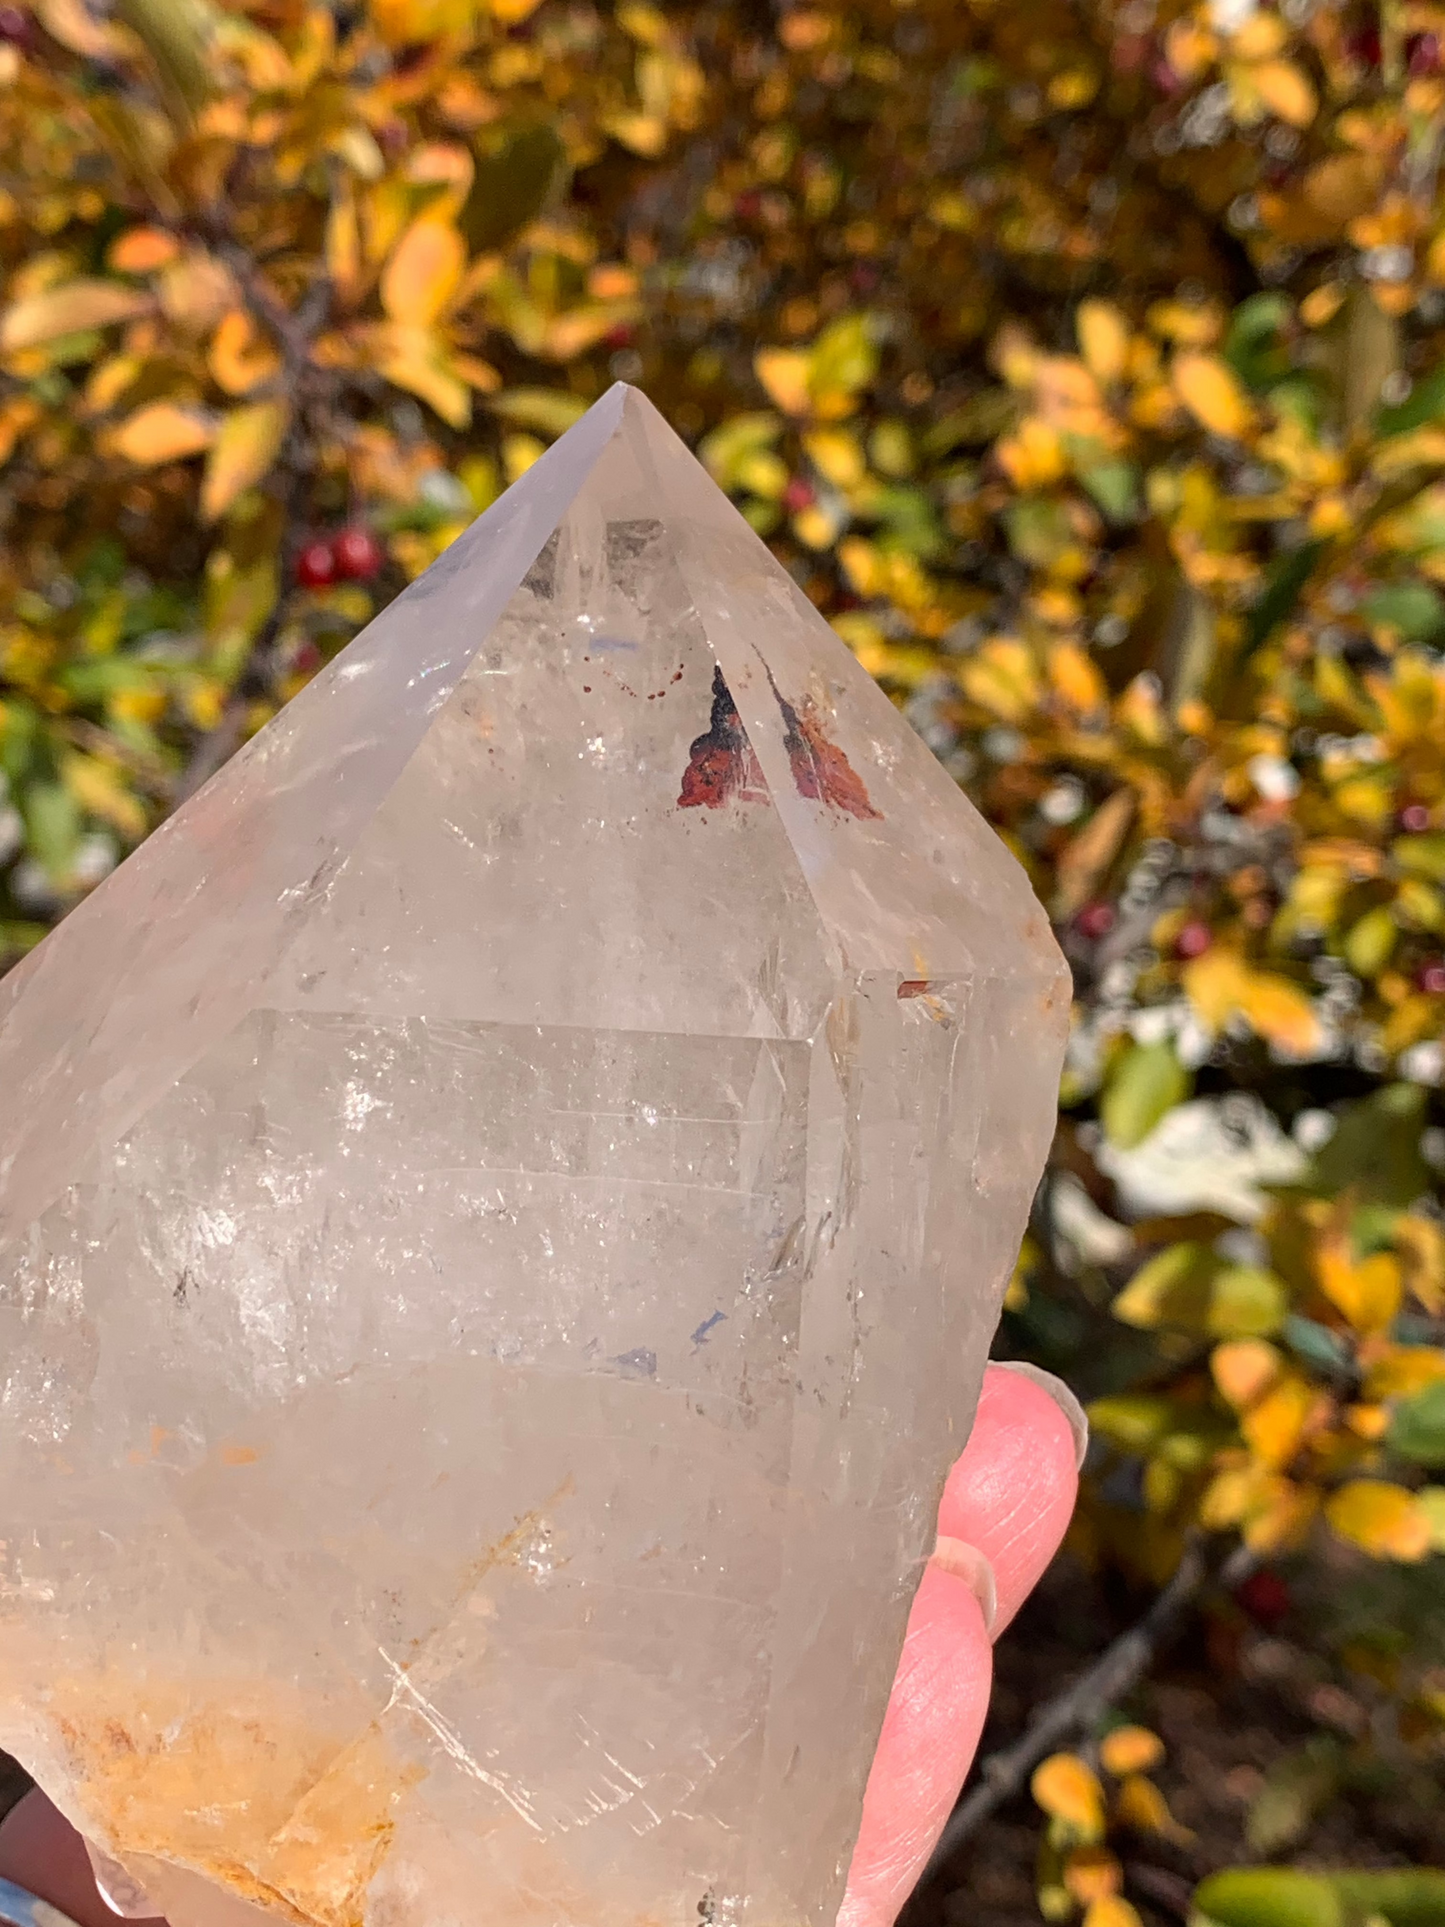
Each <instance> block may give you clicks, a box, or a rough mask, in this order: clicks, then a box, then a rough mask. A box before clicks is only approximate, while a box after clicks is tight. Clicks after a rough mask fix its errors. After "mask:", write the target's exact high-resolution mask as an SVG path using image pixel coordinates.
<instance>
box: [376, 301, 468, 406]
mask: <svg viewBox="0 0 1445 1927" xmlns="http://www.w3.org/2000/svg"><path fill="white" fill-rule="evenodd" d="M372 340H373V342H374V353H375V365H376V370H377V373H378V374H381V375H384V376H385V377H386V379H387V380H388V381H391V382H395V383H396V386H397V387H398V388H405V389H406V391H407V393H408V394H411V395H416V396H418V397H419V398H420V399H421V400H422V401H424V402H427V403H428V404H429V405H430V406H431V407H432V408H434V409H435V410H436V412H437V413H438V414H439V415H440V416H441V418H442V420H443V421H444V422H447V423H448V424H449V425H450V426H451V427H453V428H465V427H466V426H467V424H468V422H470V420H471V418H472V397H471V391H470V389H469V388H468V386H467V384H466V382H465V381H464V380H463V379H462V377H461V376H460V375H459V374H458V373H457V372H456V370H455V369H454V368H453V367H452V365H451V363H450V362H449V361H448V360H447V358H446V353H445V350H444V348H443V346H442V343H441V342H440V341H439V340H438V338H437V337H436V335H434V334H433V333H432V331H431V329H430V328H411V327H403V326H402V325H401V324H400V323H397V324H396V325H394V326H392V327H389V328H379V329H378V330H377V331H376V334H375V335H374V336H373V337H372Z"/></svg>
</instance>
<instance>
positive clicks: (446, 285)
mask: <svg viewBox="0 0 1445 1927" xmlns="http://www.w3.org/2000/svg"><path fill="white" fill-rule="evenodd" d="M466 264H467V250H466V245H465V243H464V242H463V240H462V237H461V235H460V234H458V233H457V231H456V229H455V228H454V227H453V226H452V225H451V223H450V222H449V221H438V220H436V219H435V218H433V217H432V216H429V215H423V216H422V217H421V218H420V219H419V220H416V221H413V222H412V224H411V226H410V227H409V228H408V229H407V230H406V233H405V234H403V235H402V237H401V239H400V240H399V241H398V242H397V244H396V246H395V248H394V249H393V250H392V254H391V259H390V260H389V261H388V262H387V264H386V266H385V268H384V269H383V270H382V276H381V305H382V307H383V308H384V309H385V310H386V312H387V313H388V314H389V315H390V316H391V318H392V320H393V321H395V322H398V323H400V325H401V326H403V327H406V328H425V327H426V326H428V324H429V323H431V322H433V321H435V320H436V319H437V317H438V316H439V315H440V314H441V312H442V310H443V309H444V308H445V307H446V305H447V303H448V301H450V299H451V297H452V296H453V294H455V292H456V290H457V286H458V284H459V283H460V281H461V278H462V270H463V269H464V268H465V267H466ZM437 412H438V413H439V414H440V413H442V411H441V410H440V409H438V411H437Z"/></svg>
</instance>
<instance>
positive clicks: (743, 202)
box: [733, 187, 763, 221]
mask: <svg viewBox="0 0 1445 1927" xmlns="http://www.w3.org/2000/svg"><path fill="white" fill-rule="evenodd" d="M733 207H734V209H735V210H736V212H737V215H738V218H739V219H740V220H743V221H756V220H757V218H758V216H759V215H760V214H761V213H762V211H763V197H762V195H761V194H759V192H758V191H757V189H756V188H752V187H750V188H749V189H748V191H747V193H746V194H739V196H738V198H737V199H736V201H734V202H733Z"/></svg>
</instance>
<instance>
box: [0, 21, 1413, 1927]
mask: <svg viewBox="0 0 1445 1927" xmlns="http://www.w3.org/2000/svg"><path fill="white" fill-rule="evenodd" d="M1442 45H1445V7H1440V6H1432V5H1425V4H1417V3H1416V0H1380V4H1379V5H1375V4H1366V3H1365V0H1281V4H1280V5H1279V6H1278V7H1277V8H1276V7H1273V6H1270V5H1267V4H1264V3H1263V0H1209V4H1199V5H1190V4H1180V3H1179V0H1157V3H1156V0H1120V4H1112V3H1111V0H1077V3H1076V4H1064V0H1036V3H1035V4H1034V5H1031V6H1029V7H1027V8H1024V7H1018V6H1005V5H1003V4H1000V3H999V0H849V4H848V5H847V6H843V5H842V4H840V3H835V4H831V5H823V4H814V3H813V0H802V3H801V4H796V5H793V6H790V7H784V8H779V9H778V10H777V11H776V12H774V11H771V10H769V9H766V8H763V7H761V6H751V5H736V4H733V5H723V4H705V3H703V0H694V3H693V4H686V5H679V6H675V7H671V8H669V9H668V10H666V11H665V12H664V11H661V10H659V9H658V8H656V7H655V6H652V5H650V4H646V3H645V0H621V3H620V4H617V5H615V6H614V5H611V4H603V0H543V3H542V4H541V5H537V4H535V0H334V3H333V4H332V5H330V6H326V5H309V4H306V0H235V4H230V5H213V4H210V0H116V4H115V5H114V7H110V6H106V5H101V4H98V3H97V4H89V3H88V0H34V4H33V5H31V6H20V5H17V4H5V5H3V6H0V156H3V162H0V270H3V276H4V300H3V306H0V527H3V551H0V610H3V615H0V771H3V778H0V783H3V788H0V951H3V953H4V956H5V958H6V959H7V960H10V961H13V960H14V958H15V957H17V956H19V955H20V954H21V953H22V952H23V951H24V950H25V949H26V948H27V947H28V946H30V945H31V944H33V943H34V942H35V941H36V940H37V939H38V938H39V937H40V936H41V935H42V934H43V932H44V930H45V929H46V927H47V926H48V925H49V923H50V922H51V921H53V920H54V918H56V917H57V916H59V915H60V914H62V913H63V911H64V910H65V908H66V907H67V906H68V905H69V904H70V903H72V902H73V901H74V900H75V899H76V898H77V896H78V895H79V894H81V893H82V892H83V891H85V890H86V889H88V888H90V887H92V886H93V885H94V884H95V883H96V882H97V881H99V880H100V878H102V877H103V876H104V875H105V873H106V872H107V871H108V870H109V868H110V867H112V865H113V864H114V863H115V861H116V860H117V858H118V857H119V856H120V855H122V854H123V853H124V851H125V850H126V848H128V847H129V846H130V845H132V844H134V843H135V842H136V841H137V840H138V839H139V838H140V837H142V836H144V835H145V833H146V832H147V830H148V829H149V828H150V827H151V826H152V825H153V824H154V823H155V822H156V821H157V820H158V818H159V817H160V816H161V815H163V814H164V813H165V811H166V810H168V809H169V808H170V807H172V805H173V804H174V803H175V801H176V800H177V799H178V798H180V797H182V796H184V795H185V794H187V793H189V791H190V790H191V789H192V788H194V787H195V786H196V784H197V783H198V782H199V781H201V780H203V779H204V777H205V776H206V775H207V774H208V773H210V771H211V770H213V769H214V768H215V767H217V766H218V765H219V763H220V762H221V761H222V760H224V757H225V756H226V755H227V754H228V753H229V752H230V751H231V749H233V748H234V747H235V745H236V744H237V743H238V742H240V741H241V740H242V739H243V738H244V737H245V736H246V735H248V734H249V733H251V732H252V731H254V730H255V729H256V728H257V727H259V725H260V724H261V723H263V722H264V721H265V720H266V718H267V717H268V716H269V715H271V714H272V713H273V712H274V711H275V709H276V708H277V707H278V706H279V705H280V704H281V703H283V702H284V701H285V700H286V699H287V697H288V696H289V695H290V694H292V693H293V692H294V691H295V690H296V689H297V688H298V687H300V686H301V685H302V684H303V683H304V682H305V681H306V680H307V678H308V677H309V676H311V675H312V674H313V673H314V672H315V671H316V669H317V668H318V667H319V666H320V665H321V664H322V663H323V662H324V661H325V660H327V659H328V658H329V657H330V656H331V655H332V654H334V653H335V651H336V650H337V649H338V648H339V647H340V646H341V645H342V644H344V643H345V642H346V641H347V640H348V639H349V637H350V636H351V635H352V634H353V633H354V632H355V630H356V629H357V628H358V627H359V626H360V625H361V624H362V623H364V622H365V621H366V620H367V619H368V618H369V617H370V615H371V614H372V613H373V612H374V610H375V609H376V608H377V607H378V606H380V604H381V603H382V602H384V601H385V599H386V598H387V597H388V596H390V595H391V594H393V593H394V592H395V591H396V590H397V589H398V588H399V587H400V586H401V585H402V584H403V583H404V581H405V580H406V579H407V578H408V577H410V576H412V575H415V574H416V573H418V572H419V571H420V570H421V569H423V568H424V567H426V566H427V564H428V563H429V562H430V561H431V560H432V559H433V558H434V557H435V556H436V555H437V554H438V553H439V552H440V551H441V550H442V549H443V548H444V547H445V546H446V544H447V543H448V542H449V541H451V540H452V538H453V537H454V536H455V535H456V534H457V533H458V532H459V530H460V529H461V528H462V527H463V526H464V525H465V524H466V522H467V521H468V520H469V519H470V518H471V517H472V516H473V515H475V514H476V513H477V512H478V511H479V510H481V509H484V508H485V507H486V506H487V505H488V504H489V502H491V501H492V500H493V498H494V497H495V496H496V494H497V493H498V492H499V491H500V489H501V488H502V487H504V486H505V485H506V483H507V482H509V481H511V480H513V479H515V477H516V476H518V475H519V474H521V473H522V472H523V471H524V470H525V469H526V468H527V466H528V465H529V464H530V463H531V462H532V461H533V460H535V459H536V457H537V455H538V454H539V453H540V451H541V450H542V448H543V447H544V446H545V445H546V443H547V442H548V441H549V440H551V439H552V438H553V437H555V436H556V435H557V434H558V433H560V432H561V431H562V430H563V429H565V428H566V427H567V426H568V425H569V424H570V423H571V422H572V421H573V420H575V419H576V417H577V416H578V414H580V412H581V411H582V410H583V409H584V408H585V407H586V406H587V405H588V403H590V402H591V401H592V400H593V399H595V398H596V396H597V395H598V394H600V393H601V391H602V390H603V388H604V387H605V386H606V385H607V384H608V382H609V381H610V380H612V379H614V378H618V377H620V378H624V379H627V380H631V381H636V382H640V383H641V384H643V385H644V386H645V387H646V388H647V389H648V390H649V392H650V393H651V394H652V395H653V397H654V399H655V400H656V401H657V402H658V404H659V405H660V406H661V407H662V408H663V410H664V411H665V412H666V413H667V414H668V415H669V417H670V418H671V419H672V420H673V421H674V422H675V423H676V424H677V426H678V427H679V428H680V429H681V430H682V432H684V433H685V434H686V435H687V436H688V437H689V438H690V439H691V440H692V441H693V442H694V443H695V444H696V445H697V446H698V447H699V448H700V450H701V452H702V454H703V457H704V459H705V460H706V461H707V463H708V464H709V466H710V468H711V469H712V472H713V474H714V475H715V476H716V477H717V479H718V481H719V482H720V483H721V484H722V485H723V486H724V487H725V488H726V489H728V490H729V491H730V492H731V494H732V495H733V496H734V498H735V499H736V500H737V501H738V503H739V505H740V507H741V508H742V510H743V512H744V514H746V516H747V517H748V519H749V520H750V521H751V522H752V523H753V525H754V527H756V528H757V529H758V530H760V531H761V532H762V533H763V534H764V535H765V536H766V537H767V538H768V539H769V540H770V541H771V542H772V543H773V545H774V547H775V548H776V550H777V552H778V554H779V555H780V556H781V557H782V558H783V560H784V561H785V563H786V565H787V566H788V567H789V569H790V570H791V571H792V572H793V573H794V575H795V576H796V578H797V579H798V581H799V582H800V583H801V584H802V585H803V586H804V587H805V589H806V591H807V593H808V594H809V595H810V596H811V597H812V599H813V600H814V601H815V602H816V604H817V605H818V606H819V607H820V608H821V609H822V610H823V611H824V612H825V613H826V614H827V615H828V617H829V618H830V619H831V620H832V622H833V623H834V625H835V626H836V628H837V629H838V631H839V632H840V634H841V635H842V636H843V637H844V638H845V639H846V641H847V642H848V643H849V645H850V646H851V647H852V648H853V649H854V650H855V652H856V653H857V654H858V656H859V658H860V659H861V661H862V662H863V663H864V664H865V665H866V666H867V668H868V669H869V670H870V671H871V672H872V673H873V674H874V675H875V676H877V677H878V678H879V679H880V681H881V682H882V683H883V685H884V687H885V688H886V689H887V690H888V691H889V692H890V693H891V694H892V695H893V696H894V698H895V699H896V700H897V701H898V702H899V704H900V705H901V706H902V707H903V709H904V711H905V713H906V714H907V715H908V716H909V718H910V719H911V720H912V721H913V722H914V723H915V725H916V726H917V728H918V729H919V730H920V732H921V733H922V734H923V736H924V737H925V739H926V740H927V741H928V742H929V744H930V745H931V746H932V747H933V748H934V749H935V751H936V752H937V753H938V754H939V756H940V757H942V758H943V759H944V761H945V763H946V765H947V766H948V767H949V768H950V770H952V771H953V772H954V774H955V775H956V776H957V778H958V780H959V781H960V782H961V783H963V784H965V785H966V786H967V788H968V789H969V791H970V793H971V794H972V795H973V796H974V797H975V799H976V800H977V801H978V803H979V805H980V807H981V808H983V809H984V811H985V812H986V813H987V814H988V816H989V818H990V819H991V821H993V822H994V823H995V824H996V825H997V826H998V828H999V830H1000V832H1001V834H1002V835H1003V836H1004V837H1005V838H1006V839H1007V840H1008V842H1009V843H1010V845H1011V847H1012V848H1013V849H1014V850H1015V852H1016V853H1017V855H1018V856H1019V858H1020V860H1021V861H1022V862H1023V863H1024V865H1025V866H1026V867H1027V869H1028V871H1029V873H1030V875H1031V877H1032V878H1033V880H1034V882H1035V885H1036V887H1037V888H1038V890H1039V893H1040V895H1041V896H1042V897H1043V899H1044V901H1045V902H1046V903H1047V904H1048V906H1049V907H1050V910H1051V912H1052V914H1053V915H1054V917H1055V920H1056V923H1057V926H1058V928H1059V931H1060V934H1061V937H1062V940H1063V942H1064V944H1065V947H1066V949H1067V951H1068V953H1069V956H1070V958H1071V961H1072V963H1073V966H1074V970H1075V975H1076V982H1077V993H1078V994H1077V1001H1076V1010H1075V1023H1074V1032H1073V1042H1072V1047H1071V1050H1070V1054H1069V1062H1068V1068H1067V1071H1066V1076H1065V1082H1064V1089H1063V1092H1062V1113H1061V1122H1060V1130H1059V1137H1058V1144H1057V1149H1056V1155H1055V1158H1054V1161H1053V1165H1052V1168H1051V1171H1050V1174H1049V1177H1048V1179H1047V1181H1046V1183H1045V1186H1044V1188H1043V1191H1042V1192H1041V1195H1040V1200H1039V1205H1038V1209H1037V1213H1036V1218H1035V1223H1034V1226H1033V1229H1032V1231H1031V1234H1030V1237H1029V1240H1028V1242H1027V1243H1026V1246H1025V1249H1024V1253H1023V1256H1022V1258H1021V1261H1020V1267H1019V1272H1018V1275H1017V1277H1016V1279H1015V1283H1014V1287H1013V1290H1012V1292H1011V1295H1010V1311H1009V1315H1008V1316H1009V1322H1008V1326H1007V1334H1006V1335H1007V1337H1008V1339H1009V1341H1010V1342H1011V1343H1013V1344H1014V1345H1015V1346H1017V1347H1019V1348H1022V1349H1026V1350H1028V1351H1030V1352H1031V1353H1032V1354H1033V1355H1034V1356H1036V1357H1039V1358H1041V1359H1042V1360H1044V1361H1045V1362H1047V1363H1049V1364H1052V1365H1054V1366H1056V1367H1058V1368H1062V1369H1064V1370H1065V1371H1067V1372H1069V1373H1070V1375H1071V1376H1072V1377H1073V1378H1074V1379H1075V1382H1076V1383H1078V1384H1079V1385H1080V1386H1081V1389H1083V1390H1084V1391H1085V1392H1086V1393H1087V1394H1088V1395H1090V1396H1091V1397H1092V1398H1093V1406H1092V1413H1093V1420H1094V1426H1095V1433H1096V1437H1097V1438H1098V1439H1099V1440H1101V1441H1102V1447H1098V1448H1096V1464H1095V1468H1094V1472H1093V1476H1092V1478H1091V1482H1090V1485H1089V1490H1088V1493H1087V1495H1086V1500H1085V1503H1084V1506H1083V1508H1082V1510H1081V1515H1080V1522H1079V1526H1078V1530H1077V1547H1078V1550H1079V1551H1080V1552H1081V1553H1082V1554H1083V1555H1084V1556H1085V1557H1087V1558H1091V1559H1095V1560H1099V1561H1105V1560H1112V1561H1114V1562H1115V1563H1116V1564H1118V1565H1121V1566H1123V1567H1124V1568H1125V1569H1127V1570H1130V1571H1132V1572H1134V1573H1135V1574H1136V1575H1141V1576H1143V1577H1144V1578H1146V1579H1148V1580H1150V1581H1152V1582H1155V1583H1157V1582H1159V1581H1160V1580H1162V1579H1163V1578H1164V1577H1165V1576H1166V1575H1167V1574H1168V1572H1169V1571H1170V1570H1171V1568H1172V1567H1173V1565H1174V1563H1175V1561H1176V1560H1177V1558H1178V1556H1179V1552H1180V1548H1181V1546H1182V1545H1183V1543H1184V1542H1185V1540H1186V1537H1188V1536H1189V1535H1197V1534H1199V1533H1201V1532H1202V1533H1205V1534H1211V1535H1223V1536H1225V1537H1228V1536H1231V1535H1242V1537H1243V1539H1244V1540H1245V1541H1246V1542H1247V1543H1248V1544H1249V1545H1250V1546H1252V1547H1253V1548H1255V1549H1256V1550H1257V1552H1258V1553H1259V1554H1260V1555H1261V1556H1262V1557H1269V1558H1276V1557H1283V1556H1287V1555H1291V1554H1298V1553H1299V1552H1300V1550H1301V1549H1304V1548H1309V1547H1327V1546H1328V1545H1329V1543H1331V1541H1333V1543H1334V1545H1335V1546H1336V1548H1337V1549H1338V1548H1341V1547H1344V1548H1351V1549H1354V1550H1355V1551H1357V1552H1359V1553H1360V1554H1362V1555H1369V1556H1370V1557H1373V1558H1375V1559H1378V1560H1382V1561H1387V1562H1394V1563H1395V1564H1398V1565H1401V1566H1410V1567H1413V1566H1418V1565H1420V1564H1422V1563H1423V1562H1425V1561H1427V1560H1428V1559H1430V1558H1431V1556H1432V1555H1435V1554H1438V1553H1439V1552H1440V1551H1442V1550H1445V1220H1442V1215H1441V1211H1440V1205H1439V1196H1438V1191H1439V1174H1440V1171H1441V1168H1442V1166H1445V1116H1442V1106H1441V1098H1440V1090H1441V1085H1442V1080H1445V656H1442V649H1445V200H1442V194H1441V189H1440V167H1441V158H1442V140H1445V56H1442ZM1357 1643H1358V1642H1357ZM1379 1668H1384V1672H1382V1677H1384V1673H1388V1690H1389V1691H1390V1692H1391V1693H1392V1694H1394V1695H1395V1697H1396V1700H1397V1702H1398V1706H1399V1707H1400V1708H1401V1709H1402V1717H1407V1719H1408V1721H1411V1722H1413V1723H1414V1724H1413V1725H1412V1726H1410V1729H1409V1730H1410V1731H1411V1732H1412V1733H1414V1734H1416V1735H1417V1736H1418V1738H1419V1743H1420V1744H1421V1745H1438V1743H1439V1736H1440V1733H1441V1730H1442V1728H1445V1683H1442V1677H1441V1674H1440V1672H1439V1670H1438V1668H1436V1669H1434V1670H1432V1667H1431V1665H1430V1663H1429V1662H1428V1659H1427V1658H1426V1657H1419V1656H1417V1657H1415V1658H1413V1659H1412V1658H1411V1657H1410V1655H1409V1654H1408V1653H1407V1654H1405V1655H1404V1656H1401V1655H1400V1654H1399V1653H1398V1652H1396V1653H1395V1655H1394V1657H1392V1658H1391V1659H1390V1661H1389V1664H1388V1667H1386V1666H1385V1662H1384V1661H1380V1662H1379V1665H1378V1667H1377V1670H1379ZM1089 1770H1090V1771H1091V1772H1092V1768H1090V1769H1089ZM1137 1797H1138V1798H1139V1799H1144V1798H1145V1797H1146V1796H1145V1795H1144V1794H1143V1793H1142V1792H1138V1793H1137ZM1066 1891H1067V1890H1066ZM1095 1897H1096V1899H1098V1898H1109V1897H1110V1896H1109V1895H1107V1894H1105V1895H1096V1896H1095ZM1072 1904H1073V1902H1072V1901H1071V1902H1070V1905H1072ZM1081 1904H1082V1903H1081ZM1351 1904H1352V1905H1353V1903H1351ZM1221 1905H1222V1903H1221ZM1321 1917H1323V1916H1321ZM1220 1918H1222V1919H1223V1918H1228V1919H1231V1920H1232V1919H1233V1918H1234V1916H1233V1915H1232V1914H1229V1913H1228V1910H1227V1909H1225V1910H1224V1911H1223V1912H1221V1914H1220ZM1311 1918H1313V1916H1311Z"/></svg>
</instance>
